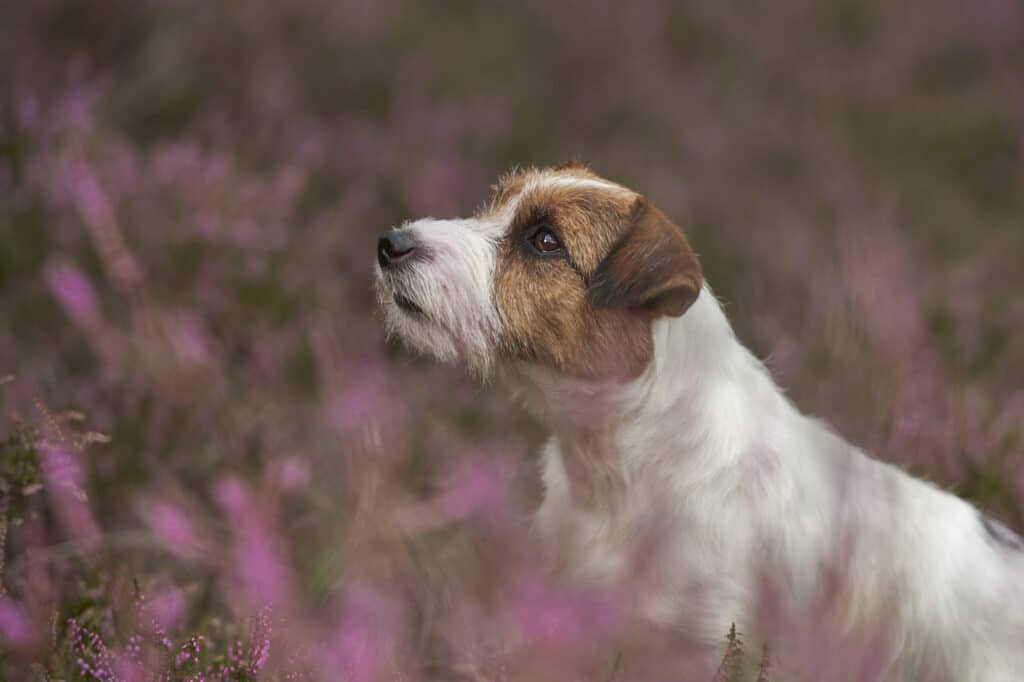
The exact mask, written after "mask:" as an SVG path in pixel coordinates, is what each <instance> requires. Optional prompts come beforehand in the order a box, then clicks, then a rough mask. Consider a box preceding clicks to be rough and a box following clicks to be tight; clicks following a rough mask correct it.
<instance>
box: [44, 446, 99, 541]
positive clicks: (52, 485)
mask: <svg viewBox="0 0 1024 682" xmlns="http://www.w3.org/2000/svg"><path fill="white" fill-rule="evenodd" d="M40 450H41V454H42V464H43V475H44V478H45V489H46V491H47V493H48V496H49V500H50V503H51V506H52V507H53V508H54V511H55V512H56V514H57V516H58V518H59V519H60V521H61V524H62V525H63V526H64V530H65V531H66V532H67V533H68V535H69V536H70V537H71V538H72V539H73V540H74V541H75V542H77V543H78V544H79V546H80V547H81V548H82V549H83V550H85V551H86V552H90V551H93V550H95V549H97V547H98V546H99V541H100V530H99V526H97V524H96V520H95V519H94V518H93V514H92V509H91V508H90V506H89V502H88V497H87V496H86V493H85V489H84V488H83V480H84V476H83V473H82V469H81V466H80V465H79V463H78V453H76V452H75V451H74V450H73V449H71V448H69V447H67V446H66V445H64V444H62V443H43V444H42V446H41V448H40Z"/></svg>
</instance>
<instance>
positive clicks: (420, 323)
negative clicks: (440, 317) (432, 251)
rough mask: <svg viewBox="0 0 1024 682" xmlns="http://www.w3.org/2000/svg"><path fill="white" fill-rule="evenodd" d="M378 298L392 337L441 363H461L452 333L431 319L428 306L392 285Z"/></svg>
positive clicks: (383, 288)
mask: <svg viewBox="0 0 1024 682" xmlns="http://www.w3.org/2000/svg"><path fill="white" fill-rule="evenodd" d="M378 299H379V302H380V306H381V310H382V311H383V313H384V324H385V327H386V329H387V333H388V336H389V337H392V338H395V339H398V340H399V341H401V342H402V343H403V344H405V345H406V346H408V347H409V348H410V349H412V350H413V351H415V352H417V353H420V354H423V355H427V356H430V357H433V358H435V359H437V360H440V361H441V362H445V363H455V362H458V360H459V353H458V350H457V348H456V345H455V342H454V339H453V338H452V335H451V334H450V333H449V332H448V331H447V330H446V329H444V328H443V327H442V326H441V325H439V324H437V323H436V322H435V321H433V320H432V319H431V317H430V314H429V312H428V311H427V310H426V309H425V308H424V306H422V305H421V304H419V303H417V302H416V301H414V300H413V299H411V298H409V297H408V296H405V295H403V294H401V293H398V292H395V291H393V290H391V288H390V287H383V286H382V287H381V288H380V290H379V291H378Z"/></svg>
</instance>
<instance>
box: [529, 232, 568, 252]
mask: <svg viewBox="0 0 1024 682" xmlns="http://www.w3.org/2000/svg"><path fill="white" fill-rule="evenodd" d="M529 241H530V246H532V247H533V248H534V250H535V251H536V252H537V253H541V254H545V255H546V254H552V253H555V252H556V251H560V250H561V249H562V242H560V241H558V237H556V236H555V233H554V232H552V231H551V228H550V227H547V226H544V225H542V226H540V227H538V228H537V229H536V230H534V231H533V233H532V234H531V235H530V238H529Z"/></svg>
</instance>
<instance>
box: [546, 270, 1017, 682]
mask: <svg viewBox="0 0 1024 682" xmlns="http://www.w3.org/2000/svg"><path fill="white" fill-rule="evenodd" d="M654 339H655V354H654V359H653V362H652V364H651V366H650V367H649V369H648V370H647V371H646V372H645V373H644V374H643V376H641V377H640V378H639V379H637V380H635V381H633V382H631V383H629V384H627V385H623V386H610V385H607V386H595V385H593V384H584V383H581V382H578V381H571V382H570V381H566V380H565V379H564V378H559V377H556V376H552V375H550V374H546V373H544V372H541V371H534V372H532V373H531V375H532V378H533V380H534V381H535V382H536V384H537V386H538V387H539V389H540V393H541V395H543V396H547V397H548V400H546V401H545V405H544V411H545V412H546V414H547V419H548V421H549V422H552V423H555V424H565V423H566V422H574V421H579V420H581V419H582V420H584V421H585V422H589V423H591V424H593V423H601V422H595V421H593V413H592V410H593V405H594V404H595V403H598V404H601V405H603V406H604V408H605V409H607V411H608V415H607V416H606V417H605V422H606V423H607V422H608V421H609V419H610V422H611V426H610V427H609V428H607V429H606V430H605V431H604V432H603V433H601V434H600V441H599V445H597V446H596V447H598V448H606V450H607V451H606V452H603V453H601V455H600V456H601V457H610V458H612V459H613V461H614V462H615V463H616V465H617V466H618V467H619V468H620V474H621V476H622V480H623V481H624V482H625V483H624V485H625V492H624V495H623V500H622V501H621V503H619V504H602V503H601V502H600V501H598V503H597V504H580V503H579V502H577V501H576V500H574V495H573V488H574V486H578V485H586V482H585V481H579V480H574V479H573V477H572V476H570V475H569V474H568V473H567V471H568V470H569V469H570V467H567V463H566V456H565V454H564V453H565V452H567V451H571V450H572V445H571V444H570V443H565V442H563V440H562V439H561V438H560V437H558V436H556V437H555V438H553V439H552V440H551V441H550V442H549V443H548V444H547V446H546V447H545V448H544V452H543V479H544V483H545V486H546V496H545V499H544V502H543V504H542V506H541V508H540V510H539V511H538V514H537V519H536V522H537V526H538V529H539V531H540V534H541V536H542V537H544V538H546V539H547V540H548V541H549V545H550V547H551V550H552V551H553V552H555V553H557V554H558V555H560V558H562V559H563V560H564V561H565V562H567V563H568V565H569V566H570V567H571V570H573V571H575V572H576V574H577V575H579V576H580V577H581V578H583V579H589V580H598V581H608V582H609V583H611V584H615V583H619V582H627V581H631V580H632V583H631V584H632V585H633V586H634V587H635V589H636V590H637V592H638V599H639V602H640V608H641V609H642V611H643V612H644V613H645V614H646V615H647V617H649V618H650V619H651V620H653V621H655V622H659V623H663V624H666V625H673V626H678V627H683V628H686V629H687V631H688V634H689V635H691V636H693V637H696V638H697V639H701V640H704V641H706V642H708V643H709V644H710V643H714V642H720V641H721V638H722V633H723V632H726V631H727V630H728V629H729V626H730V624H731V623H733V622H735V623H736V624H737V626H738V627H739V628H740V629H741V630H743V631H746V632H748V633H754V632H757V630H758V628H759V623H758V614H757V610H758V604H759V600H760V599H762V598H763V597H764V594H763V592H762V590H763V588H765V587H772V588H774V589H776V590H778V591H780V592H781V594H782V595H783V601H784V604H785V606H787V607H788V608H789V614H788V615H789V616H790V617H792V618H794V619H797V620H798V621H799V619H812V620H811V623H810V625H812V629H811V631H812V632H815V633H817V634H818V635H820V636H821V637H822V638H823V640H827V639H828V638H829V637H831V638H833V639H836V638H840V643H839V645H840V646H842V640H841V638H842V637H844V636H847V635H850V636H851V637H852V636H864V635H872V634H874V635H876V636H881V637H882V638H883V639H882V640H881V642H882V644H883V645H885V647H884V648H885V651H884V654H885V656H886V658H885V660H884V670H885V674H884V675H883V677H882V678H880V679H887V680H907V681H910V680H949V681H953V680H956V681H958V682H966V681H976V682H995V681H1007V682H1008V681H1009V680H1020V679H1022V677H1024V555H1022V554H1020V553H1016V554H1015V553H1014V551H1013V550H1012V549H1009V548H1003V547H1000V546H998V545H996V544H994V543H993V542H992V541H991V539H990V538H988V537H986V534H985V532H984V530H983V528H982V526H981V524H980V522H979V517H978V512H977V510H975V509H974V508H973V507H971V506H970V505H969V504H967V503H966V502H964V501H962V500H960V499H958V498H956V497H954V496H953V495H950V494H948V493H945V492H943V491H941V490H939V489H938V488H936V487H935V486H933V485H931V484H928V483H925V482H923V481H920V480H917V479H914V478H912V477H910V476H908V475H907V474H905V473H904V472H902V471H901V470H899V469H897V468H895V467H892V466H890V465H887V464H884V463H881V462H878V461H876V460H873V459H870V458H868V457H866V456H865V455H864V454H863V453H862V452H861V451H860V450H858V449H857V448H855V447H853V446H851V445H849V444H847V443H846V442H844V441H843V440H842V439H840V438H839V437H838V436H836V435H835V434H833V433H832V432H831V431H830V430H829V429H828V427H827V426H826V425H825V424H823V423H822V422H820V421H818V420H816V419H811V418H809V417H806V416H804V415H802V414H800V412H798V411H797V409H796V408H795V407H794V406H793V405H792V404H791V403H790V402H789V401H788V400H787V399H786V397H785V396H784V395H783V393H782V391H781V390H780V389H779V388H778V387H777V386H776V385H775V384H774V382H773V381H772V379H771V377H770V375H769V373H768V371H767V370H766V369H765V368H764V366H763V365H762V364H761V363H760V362H759V361H758V360H757V359H756V358H754V356H753V355H752V354H751V353H750V352H749V351H747V350H746V349H745V348H744V347H743V346H742V345H741V344H740V343H739V341H738V340H737V339H736V337H735V335H734V334H733V332H732V329H731V327H730V325H729V323H728V321H727V320H726V318H725V315H724V313H723V312H722V309H721V307H720V306H719V304H718V302H717V301H716V300H715V298H714V296H713V295H712V294H711V292H710V290H709V289H707V288H705V289H704V290H703V291H702V293H701V294H700V297H699V298H698V299H697V302H696V303H695V304H694V305H693V306H692V307H691V308H690V310H688V311H687V312H686V313H685V314H684V315H683V316H682V317H680V318H676V319H662V320H660V321H658V322H657V323H656V324H655V326H654ZM581 404H587V405H589V406H591V407H590V408H588V410H587V412H586V413H582V412H581V411H580V410H579V409H578V406H579V405H581ZM591 447H595V446H591ZM652 522H653V523H654V524H655V525H656V527H657V528H659V529H660V532H661V535H659V537H658V542H657V543H656V544H655V546H656V548H657V551H656V552H654V554H653V555H647V556H645V557H641V558H640V562H641V564H642V565H644V573H645V577H644V578H643V579H641V580H639V581H638V580H636V579H633V578H631V575H630V573H631V572H635V571H636V566H637V559H638V557H636V556H633V554H634V551H635V550H636V548H637V543H636V541H635V539H636V538H637V537H642V536H643V535H644V532H645V527H648V526H651V524H652ZM644 551H650V550H649V548H644ZM829 571H834V572H835V578H836V579H837V580H838V585H837V586H833V585H830V584H828V580H829ZM830 589H835V590H836V591H835V592H834V593H833V592H830ZM695 595H696V597H695ZM816 607H827V609H826V610H825V612H822V610H821V609H820V608H818V609H817V610H816ZM804 625H805V626H806V625H807V623H804ZM762 634H763V636H764V637H765V638H766V639H767V640H768V641H769V642H771V643H772V644H773V645H774V646H776V647H777V648H781V649H782V650H783V651H785V650H786V649H787V644H789V645H791V647H795V644H793V643H787V642H785V641H782V642H779V641H775V640H774V639H773V633H772V632H771V631H767V632H763V633H762ZM717 653H718V655H720V654H721V652H720V651H718V652H717ZM833 679H848V678H846V677H844V675H843V671H838V675H837V676H836V677H834V678H833Z"/></svg>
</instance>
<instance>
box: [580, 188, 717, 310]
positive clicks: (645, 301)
mask: <svg viewBox="0 0 1024 682" xmlns="http://www.w3.org/2000/svg"><path fill="white" fill-rule="evenodd" d="M628 221H629V224H628V225H627V226H626V229H625V231H624V232H623V233H622V236H621V237H619V239H618V241H617V242H616V243H615V245H614V246H612V249H611V251H610V252H609V253H608V255H607V256H605V259H604V260H603V261H602V262H601V264H600V265H598V267H597V270H596V271H595V272H594V276H593V278H592V279H591V283H590V289H589V292H590V301H591V303H592V304H593V305H594V307H595V308H631V309H634V310H637V311H639V312H642V313H645V314H649V315H651V316H653V317H661V316H662V315H670V316H672V317H678V316H680V315H682V314H683V313H685V312H686V310H687V309H688V308H689V307H690V306H691V305H692V304H693V302H694V301H696V300H697V296H698V295H699V294H700V288H701V283H702V281H703V277H702V275H701V270H700V263H699V262H698V261H697V255H696V254H695V253H694V252H693V249H691V248H690V244H689V243H688V242H687V241H686V237H685V236H683V231H682V230H681V229H679V227H677V226H676V225H675V224H673V223H672V221H671V220H669V219H668V218H667V217H666V216H665V214H664V213H662V212H661V211H659V210H658V209H657V207H655V206H654V205H653V204H651V203H650V202H649V201H647V199H646V198H644V197H640V198H639V199H637V201H636V203H635V204H634V206H633V209H632V210H631V212H630V216H629V218H628Z"/></svg>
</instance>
